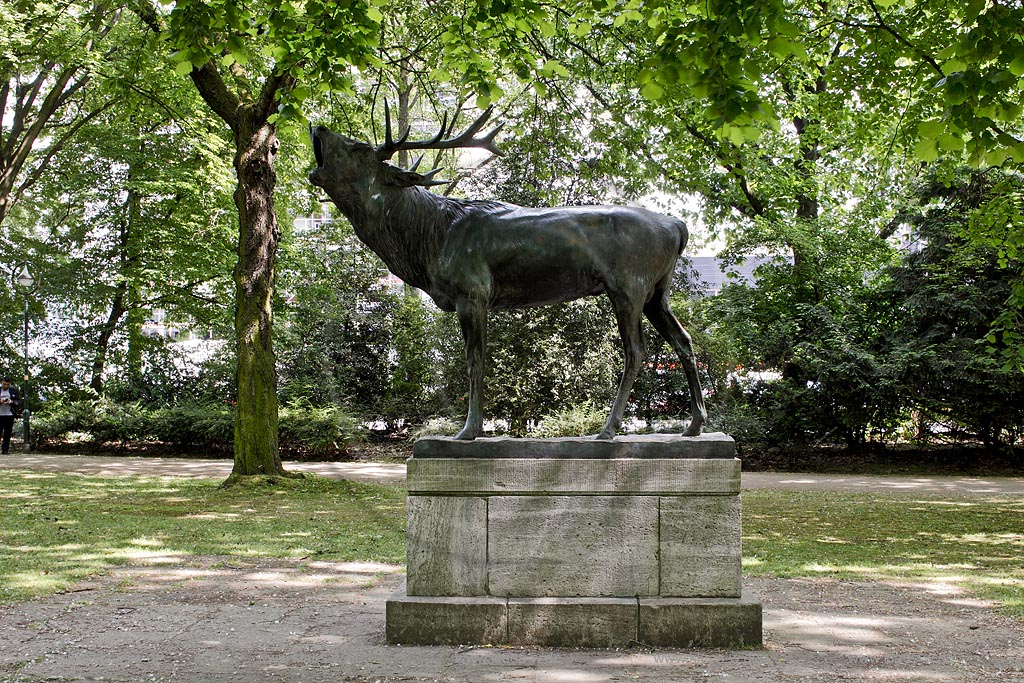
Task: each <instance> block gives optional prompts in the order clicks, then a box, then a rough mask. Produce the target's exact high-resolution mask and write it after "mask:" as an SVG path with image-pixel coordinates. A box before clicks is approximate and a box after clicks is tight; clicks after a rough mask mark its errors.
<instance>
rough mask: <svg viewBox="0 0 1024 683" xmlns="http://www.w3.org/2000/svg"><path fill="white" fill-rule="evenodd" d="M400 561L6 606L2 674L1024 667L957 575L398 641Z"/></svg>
mask: <svg viewBox="0 0 1024 683" xmlns="http://www.w3.org/2000/svg"><path fill="white" fill-rule="evenodd" d="M400 580H401V575H400V571H399V569H398V568H397V567H391V566H387V565H371V564H351V563H350V564H331V563H312V564H304V565H300V564H295V563H289V562H283V561H275V562H270V563H260V564H246V563H241V562H239V561H238V560H237V559H235V558H230V559H225V560H213V559H210V558H193V559H192V560H191V561H187V562H184V563H182V564H181V565H176V566H152V567H133V568H126V569H122V570H118V571H116V572H115V573H113V574H110V575H108V576H106V577H103V578H100V579H96V580H93V581H91V582H88V583H85V584H82V585H80V586H78V587H77V588H76V590H75V591H74V592H71V593H67V594H64V595H55V596H51V597H49V598H45V599H40V600H35V601H31V602H28V603H22V604H19V605H15V606H13V607H6V608H2V609H0V681H4V682H7V683H14V682H17V683H39V682H41V681H51V682H52V681H57V682H60V681H72V680H74V681H81V680H87V681H100V680H102V681H112V682H115V683H117V682H124V683H128V682H132V683H135V682H138V681H189V682H192V681H196V682H202V683H229V682H244V683H250V682H260V681H268V682H275V683H282V682H287V683H299V682H302V683H328V682H330V683H346V682H348V683H398V682H408V681H418V682H426V681H434V682H437V683H486V682H490V681H494V682H497V681H527V682H531V683H605V682H609V683H610V682H612V681H644V682H650V683H669V682H670V681H671V682H677V681H707V680H709V679H711V680H723V681H762V682H766V681H786V682H792V683H799V682H803V683H809V682H811V681H886V682H890V683H891V682H905V683H946V682H953V681H957V682H960V681H962V682H964V683H988V682H992V683H995V682H997V681H998V682H1002V683H1006V682H1017V683H1020V682H1021V681H1024V626H1022V625H1021V624H1020V623H1016V622H1012V621H1011V620H1009V619H1006V618H1003V617H1000V616H998V615H997V614H996V613H995V612H994V611H992V610H991V609H990V608H989V607H988V606H987V605H985V604H983V603H981V602H979V601H977V600H973V599H971V598H969V597H966V596H964V595H960V594H957V593H955V592H953V591H952V589H950V588H949V587H948V586H942V585H933V586H920V585H906V586H893V585H886V584H881V583H860V582H847V581H831V580H815V581H792V580H777V579H772V580H766V579H748V580H747V581H746V585H747V587H748V589H749V590H750V591H751V592H752V593H753V594H755V595H756V596H758V598H759V599H760V600H761V601H762V602H763V604H764V608H765V617H764V625H765V648H764V649H763V650H741V651H732V652H728V651H720V650H705V651H699V650H675V649H658V650H654V649H650V648H646V647H643V646H639V645H638V646H637V647H634V648H631V649H628V650H614V651H590V650H552V649H518V648H517V649H506V648H480V647H477V648H474V647H397V646H388V645H386V644H385V643H384V638H383V628H384V601H385V599H386V598H387V596H388V595H389V594H390V593H391V592H392V591H394V590H395V589H396V587H397V586H398V585H399V583H400Z"/></svg>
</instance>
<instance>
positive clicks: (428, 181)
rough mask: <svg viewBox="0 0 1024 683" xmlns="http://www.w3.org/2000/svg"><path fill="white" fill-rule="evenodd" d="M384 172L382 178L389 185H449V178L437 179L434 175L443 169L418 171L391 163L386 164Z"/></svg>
mask: <svg viewBox="0 0 1024 683" xmlns="http://www.w3.org/2000/svg"><path fill="white" fill-rule="evenodd" d="M384 169H385V170H384V174H383V178H382V180H383V181H384V182H385V183H387V184H388V185H393V186H395V187H413V186H414V185H419V186H420V187H433V186H435V185H447V184H448V182H449V181H447V180H435V179H434V175H435V174H436V173H437V172H438V171H440V170H441V169H439V168H435V169H434V170H432V171H428V172H427V173H416V172H414V171H407V170H405V169H404V168H399V167H398V166H392V165H391V164H385V165H384Z"/></svg>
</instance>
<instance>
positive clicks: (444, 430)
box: [409, 417, 462, 441]
mask: <svg viewBox="0 0 1024 683" xmlns="http://www.w3.org/2000/svg"><path fill="white" fill-rule="evenodd" d="M460 429H462V421H460V420H456V419H454V418H450V417H432V418H430V419H428V420H427V421H426V422H424V423H423V424H422V425H420V426H419V427H417V428H416V429H414V430H413V431H412V434H411V435H410V436H409V438H410V439H411V440H412V441H416V440H418V439H422V438H423V437H425V436H455V435H456V434H458V432H459V430H460Z"/></svg>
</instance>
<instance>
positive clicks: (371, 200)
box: [309, 105, 707, 439]
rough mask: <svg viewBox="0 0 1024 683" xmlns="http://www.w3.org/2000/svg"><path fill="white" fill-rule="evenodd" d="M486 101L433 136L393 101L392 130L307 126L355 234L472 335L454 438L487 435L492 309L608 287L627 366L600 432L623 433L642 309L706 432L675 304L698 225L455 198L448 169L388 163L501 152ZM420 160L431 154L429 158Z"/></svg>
mask: <svg viewBox="0 0 1024 683" xmlns="http://www.w3.org/2000/svg"><path fill="white" fill-rule="evenodd" d="M490 115H491V109H487V110H486V111H485V112H484V113H483V114H482V115H481V116H480V117H479V118H478V119H477V120H476V121H475V122H473V123H472V124H471V125H470V126H469V127H468V128H467V129H466V130H465V131H464V132H462V133H461V134H459V135H456V136H453V137H449V138H447V139H442V138H444V135H445V131H446V127H447V123H448V119H447V115H445V117H444V122H443V123H442V124H441V131H440V132H439V133H438V134H437V135H436V136H434V138H432V139H430V140H424V141H411V140H409V139H408V137H409V131H408V130H406V131H405V133H404V134H402V135H401V136H400V137H399V139H398V140H395V139H394V138H393V137H392V132H391V116H390V111H388V110H387V106H386V105H385V118H386V124H385V126H386V128H385V140H384V142H383V143H382V144H381V145H379V146H377V147H371V146H370V145H369V144H367V143H365V142H360V141H358V140H352V139H349V138H347V137H344V136H342V135H338V134H337V133H332V132H331V131H329V130H328V129H326V128H324V127H323V126H318V127H316V128H313V127H310V137H311V139H312V143H313V154H314V156H315V157H316V165H317V167H316V169H315V170H313V171H312V172H310V174H309V181H310V182H311V183H312V184H313V185H316V186H319V187H322V188H323V189H324V190H325V191H326V192H327V195H328V196H329V197H330V198H331V200H333V202H334V203H335V204H336V205H337V207H338V208H339V209H340V210H341V212H342V213H343V214H344V215H345V216H346V217H347V218H348V219H349V221H351V223H352V226H353V228H354V229H355V232H356V236H358V237H359V239H360V240H362V241H363V242H364V243H365V244H366V245H367V246H369V247H370V249H372V250H373V251H374V252H376V253H377V255H378V256H380V257H381V259H383V261H384V263H385V264H387V266H388V268H389V269H390V270H391V272H392V273H394V274H395V275H397V276H398V277H400V278H401V279H402V280H404V281H405V282H406V283H408V284H409V285H412V286H413V287H417V288H419V289H422V290H423V291H424V292H426V293H427V294H428V295H430V297H431V298H432V299H433V300H434V302H435V303H436V304H437V306H438V307H439V308H441V310H443V311H455V312H456V313H457V314H458V317H459V324H460V326H461V329H462V335H463V337H464V340H465V345H466V361H467V365H468V371H469V414H468V416H467V417H466V425H465V427H464V428H463V429H462V431H461V432H459V434H458V435H457V436H456V438H458V439H475V438H476V437H478V436H480V435H481V434H482V433H483V412H482V409H483V393H484V388H483V383H484V359H485V354H486V346H487V311H488V310H489V309H501V308H519V307H526V306H543V305H547V304H553V303H557V302H560V301H571V300H573V299H578V298H580V297H585V296H596V295H599V294H602V293H604V294H607V295H608V298H609V299H610V300H611V303H612V307H613V308H614V310H615V317H616V320H617V322H618V327H619V335H620V337H621V339H622V348H623V352H624V354H625V367H624V369H623V372H622V379H621V381H620V382H619V389H618V394H617V396H616V398H615V403H614V404H613V405H612V409H611V413H610V414H609V416H608V421H607V422H606V423H605V425H604V428H603V429H602V430H601V433H600V434H599V435H598V437H597V438H598V439H611V438H613V437H614V436H615V432H616V430H617V429H618V427H619V425H620V424H621V421H622V415H623V412H624V411H625V409H626V403H627V401H628V400H629V392H630V390H631V389H632V387H633V382H634V380H635V379H636V376H637V372H638V371H639V369H640V364H641V362H642V360H643V355H644V342H643V336H642V331H641V325H640V322H641V320H640V315H641V314H643V315H645V316H647V319H648V320H650V321H651V323H652V324H653V325H654V328H655V329H656V330H657V331H658V333H659V334H660V335H661V336H662V337H664V338H665V340H666V341H668V343H669V344H671V346H672V348H673V350H674V351H675V352H676V354H677V355H678V356H679V360H680V362H681V363H682V367H683V369H684V371H685V372H686V379H687V383H688V385H689V391H690V410H691V413H692V416H693V417H692V419H691V421H690V425H689V427H688V428H687V429H686V431H685V432H684V433H683V434H684V435H685V436H696V435H698V434H700V433H701V431H702V429H703V426H704V422H705V420H706V419H707V413H706V410H705V407H704V397H703V395H702V393H701V387H700V381H699V379H698V377H697V366H696V363H695V362H694V357H693V348H692V346H691V343H690V336H689V334H687V332H686V331H685V330H684V329H683V327H682V325H680V324H679V321H678V320H676V317H675V316H674V315H673V314H672V309H671V308H670V307H669V288H670V286H671V283H672V276H673V273H674V272H675V266H676V260H677V259H678V257H679V254H680V253H681V252H682V250H683V247H685V246H686V242H687V239H688V238H689V233H688V231H687V229H686V224H685V223H683V222H682V221H680V220H678V219H676V218H671V217H668V216H663V215H660V214H657V213H653V212H651V211H647V210H645V209H640V208H632V207H625V206H570V207H558V208H524V207H521V206H515V205H513V204H506V203H502V202H494V201H473V200H464V199H451V198H448V197H444V196H441V195H438V194H435V193H433V192H430V191H429V190H428V189H426V188H428V187H431V186H434V185H442V184H445V183H446V182H447V181H444V180H437V179H435V178H434V175H435V174H436V173H437V172H438V170H439V169H434V170H432V171H429V172H427V173H422V174H421V173H417V172H416V168H417V167H418V166H419V163H420V161H419V160H417V162H416V163H415V164H414V165H413V166H412V168H411V169H403V168H399V167H397V166H393V165H391V164H389V163H387V162H388V160H389V159H391V157H392V156H394V154H395V153H396V152H398V151H400V150H440V149H455V148H470V147H478V148H482V149H485V150H488V151H490V152H491V153H493V154H496V155H502V151H501V150H500V149H499V148H498V146H497V145H496V144H495V142H494V138H495V136H496V135H497V134H498V132H499V131H500V130H501V126H500V125H499V126H498V127H497V128H495V129H493V130H491V131H490V132H489V133H486V134H483V135H478V134H479V133H480V131H481V129H482V128H483V127H484V125H485V124H486V122H487V120H488V118H489V117H490ZM420 159H422V156H421V157H420Z"/></svg>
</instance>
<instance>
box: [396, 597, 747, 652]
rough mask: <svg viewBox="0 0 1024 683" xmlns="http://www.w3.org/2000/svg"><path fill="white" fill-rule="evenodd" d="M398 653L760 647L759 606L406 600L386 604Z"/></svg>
mask: <svg viewBox="0 0 1024 683" xmlns="http://www.w3.org/2000/svg"><path fill="white" fill-rule="evenodd" d="M387 640H388V642H389V643H392V644H403V645H488V644H490V645H534V646H548V647H588V648H614V647H629V646H630V645H634V644H637V643H640V644H643V645H652V646H659V647H687V648H696V647H716V648H735V647H758V646H760V645H761V644H762V633H761V605H760V604H759V603H757V602H755V601H753V600H751V599H749V598H747V597H744V598H660V599H635V598H494V597H470V598H465V597H461V598H459V597H454V598H446V597H410V596H408V595H406V594H405V590H404V588H403V589H402V590H399V591H398V592H397V593H395V594H394V595H393V596H392V597H391V598H390V599H389V600H388V601H387Z"/></svg>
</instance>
